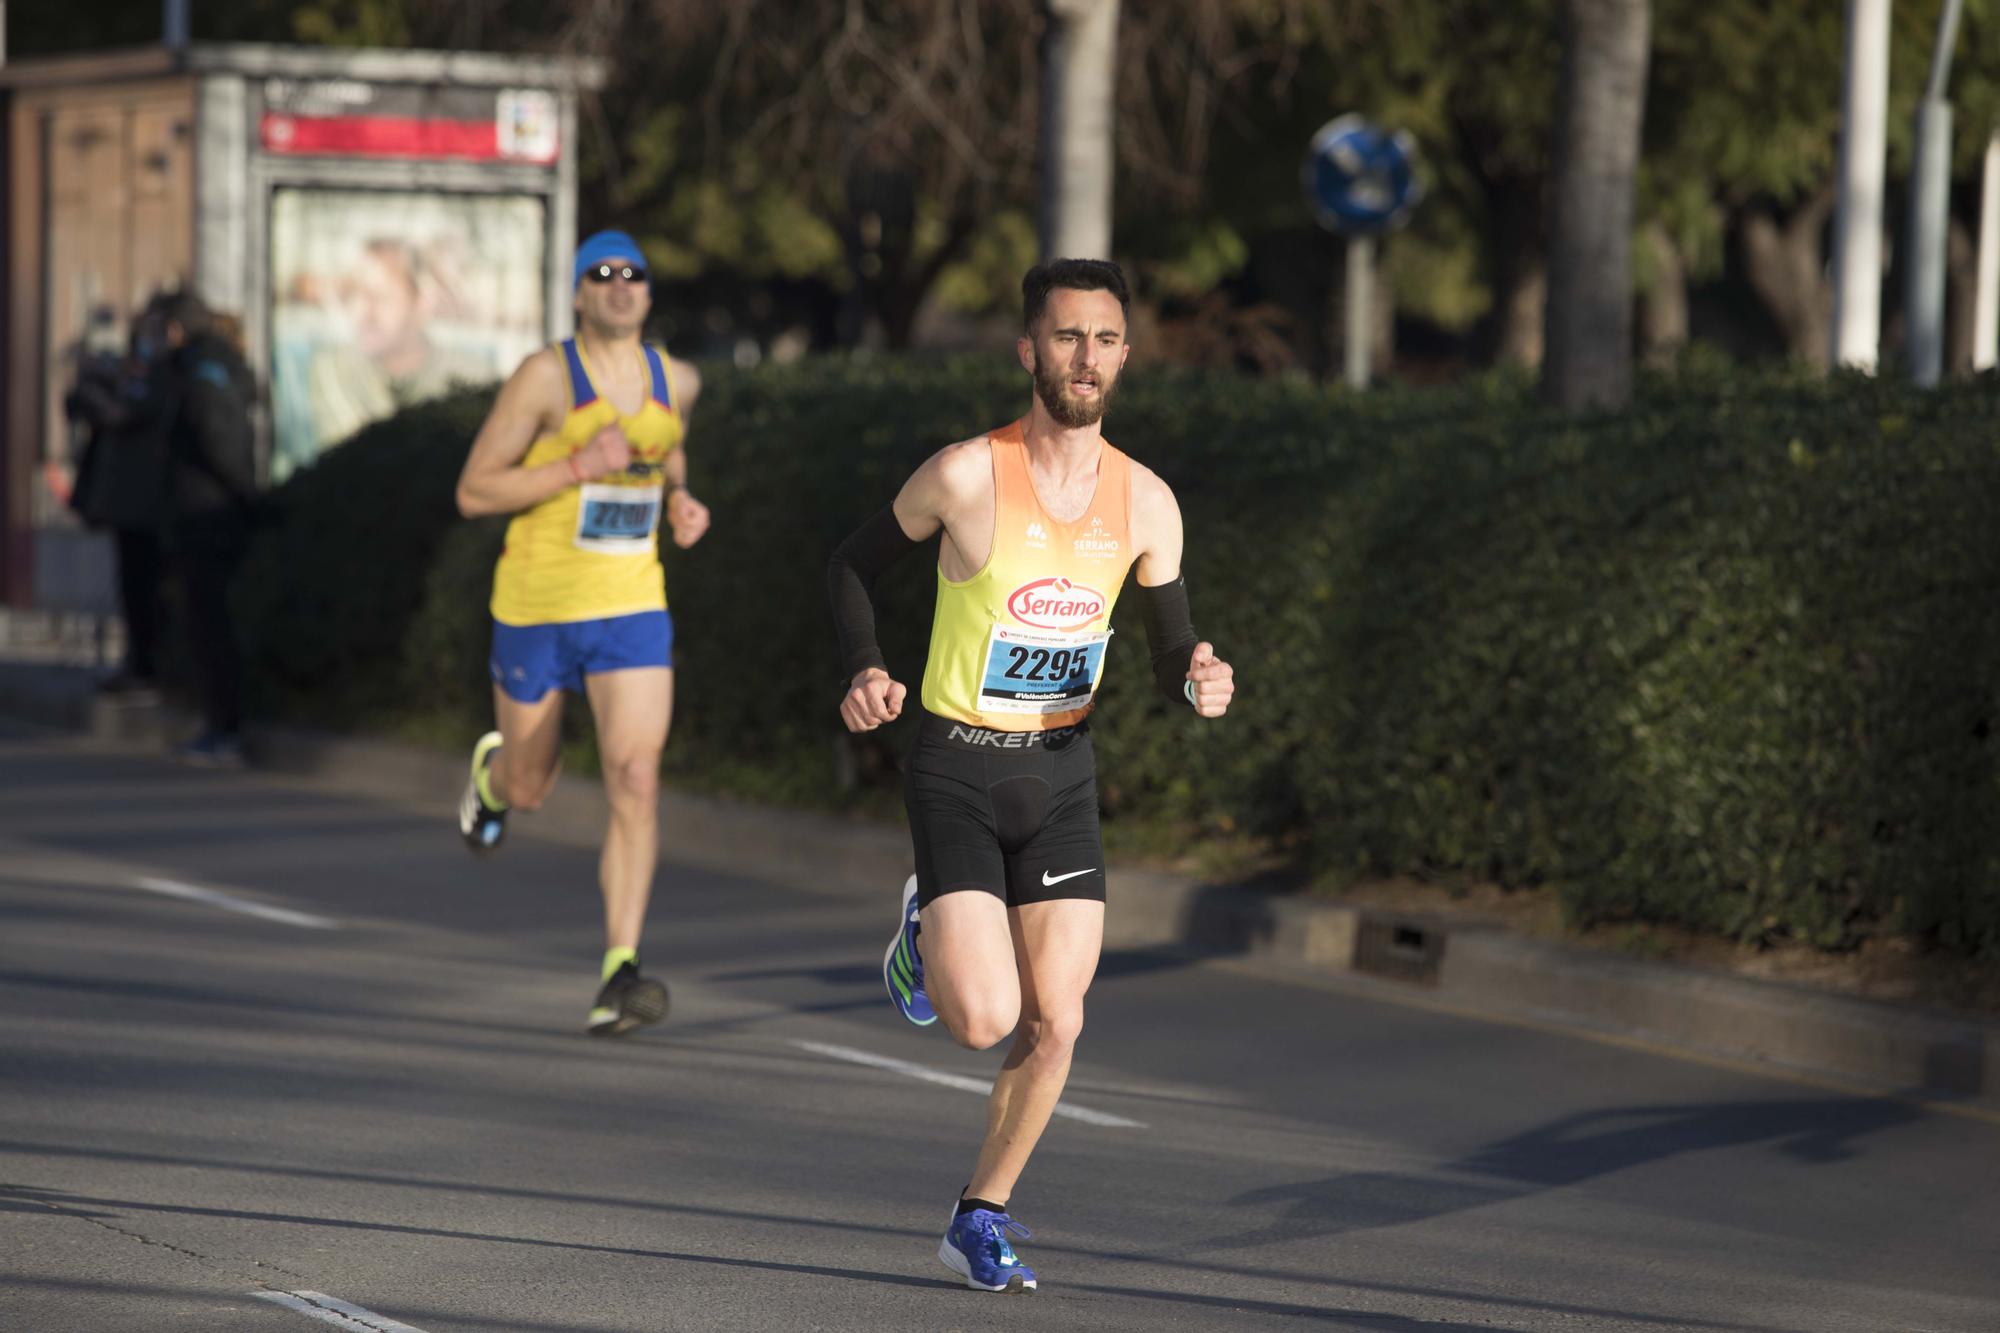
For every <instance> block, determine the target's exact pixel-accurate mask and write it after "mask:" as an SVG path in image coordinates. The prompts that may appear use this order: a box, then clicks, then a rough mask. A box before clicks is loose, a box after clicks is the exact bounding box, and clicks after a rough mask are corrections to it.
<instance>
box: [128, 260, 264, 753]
mask: <svg viewBox="0 0 2000 1333" xmlns="http://www.w3.org/2000/svg"><path fill="white" fill-rule="evenodd" d="M140 329H141V332H140V343H141V351H142V354H143V355H144V356H145V357H146V359H147V360H148V361H149V362H150V363H151V365H152V367H153V371H152V374H151V376H150V380H149V386H150V387H149V389H148V397H149V400H150V410H151V411H153V412H155V413H156V414H157V420H158V421H161V422H164V423H165V429H166V445H167V495H166V514H167V524H166V548H167V551H168V556H169V561H170V563H171V564H172V565H173V566H174V567H175V568H176V569H177V570H178V571H179V574H180V579H181V585H182V589H183V591H184V593H185V595H186V604H187V629H188V646H189V648H190V649H191V651H192V655H193V658H194V667H195V675H196V678H197V681H196V683H197V686H198V689H199V692H200V695H201V711H202V731H201V734H200V735H198V736H197V737H195V739H194V740H193V741H191V742H189V743H188V744H186V745H184V746H182V747H181V748H180V749H179V750H178V751H177V752H176V753H177V754H178V755H179V756H180V757H181V758H182V759H184V760H186V761H188V762H190V763H194V764H202V765H208V766H218V767H240V766H241V765H242V763H243V736H242V732H243V650H242V647H241V646H240V645H239V644H238V643H237V641H236V621H235V617H234V616H232V615H231V614H230V610H229V585H230V583H231V581H232V580H233V579H234V578H235V576H236V570H237V567H238V566H239V565H241V564H242V563H243V556H244V554H245V552H246V551H247V550H248V548H249V544H250V532H251V524H252V519H253V515H254V514H255V511H256V508H257V457H256V437H255V431H254V428H253V426H252V424H251V420H250V412H251V407H252V405H253V404H254V403H255V402H256V397H257V389H256V381H255V379H254V378H253V377H252V376H251V374H250V367H249V365H248V364H247V363H246V362H245V361H244V359H243V354H242V352H240V351H239V350H238V349H237V348H236V346H235V345H234V344H233V343H232V342H230V341H229V339H228V338H226V337H225V336H223V334H222V333H221V332H220V330H219V329H218V326H217V323H216V316H215V315H214V313H213V312H211V311H210V310H209V309H208V307H207V306H206V305H204V304H203V303H202V301H201V299H200V298H199V297H197V296H195V295H194V294H193V293H192V292H187V291H169V292H163V293H161V294H160V295H158V296H156V297H154V298H153V300H152V301H151V302H150V303H149V304H148V305H147V307H146V312H145V314H144V315H143V316H142V317H141V322H140Z"/></svg>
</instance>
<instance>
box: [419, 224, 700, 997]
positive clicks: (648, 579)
mask: <svg viewBox="0 0 2000 1333" xmlns="http://www.w3.org/2000/svg"><path fill="white" fill-rule="evenodd" d="M575 289H576V315H577V336H576V337H574V338H565V339H563V340H562V341H561V342H560V343H557V344H555V345H553V346H550V347H545V348H543V349H542V350H541V351H539V352H536V353H535V354H534V355H532V356H530V357H529V358H528V359H527V360H525V361H523V362H522V363H521V366H520V369H518V370H516V371H515V372H514V374H513V377H512V378H510V379H509V380H508V381H507V383H506V384H505V385H503V386H502V387H501V389H500V396H499V398H498V399H497V400H496V401H495V402H494V404H493V410H492V412H490V413H489V414H488V415H487V418H486V422H485V424H484V425H482V426H481V427H480V428H479V434H478V436H477V437H476V438H475V439H474V440H473V442H472V452H471V454H470V456H469V457H467V459H466V460H465V470H464V472H463V473H461V474H460V476H459V479H458V508H459V512H460V513H462V514H464V515H465V516H466V517H468V518H472V517H477V516H479V515H483V514H512V515H514V520H513V522H512V523H510V524H508V526H507V544H506V546H505V547H504V548H503V549H502V551H501V552H500V562H499V565H498V566H497V567H496V568H495V570H494V572H493V603H492V609H493V657H492V662H491V669H492V673H493V708H494V713H495V714H496V717H497V720H498V722H499V730H497V731H491V732H488V733H487V734H486V735H485V736H483V737H481V738H480V740H479V743H478V744H477V745H476V746H474V747H473V751H472V776H471V779H470V780H469V781H468V782H467V783H466V788H465V795H464V797H463V799H462V800H461V801H460V803H459V831H460V832H461V833H462V834H464V836H465V840H466V842H467V843H468V844H470V845H471V847H472V849H473V850H474V851H480V852H483V851H489V850H491V849H492V848H493V847H495V846H497V845H498V844H499V842H500V839H501V837H502V835H503V834H504V833H505V831H506V818H507V812H508V811H509V810H534V809H536V808H538V807H539V806H540V805H541V803H542V801H543V800H544V799H546V798H547V796H548V794H549V791H550V789H551V788H552V787H554V785H555V780H556V770H557V767H558V764H559V761H560V757H561V756H560V753H559V745H560V742H561V732H562V708H563V691H564V690H565V689H568V690H573V691H576V692H579V693H581V694H583V695H584V696H585V697H586V698H587V699H588V701H589V704H590V710H591V713H592V715H593V716H594V718H595V720H596V723H597V749H598V754H599V756H600V757H601V759H602V767H603V773H604V792H605V795H606V797H607V798H608V799H609V801H610V805H611V823H610V828H609V829H608V830H607V831H606V833H605V838H604V852H603V855H602V856H601V857H600V859H599V861H598V884H599V887H600V888H601V889H602V890H603V894H604V943H605V953H604V966H603V972H602V989H601V990H600V991H599V992H598V996H597V1002H596V1003H595V1004H594V1005H593V1006H592V1007H591V1010H590V1016H589V1019H588V1021H587V1024H586V1026H587V1029H588V1030H589V1031H590V1032H591V1033H592V1034H594V1035H597V1036H620V1035H623V1034H624V1033H627V1032H629V1031H631V1030H632V1029H633V1028H635V1027H638V1026H639V1025H641V1024H644V1023H657V1022H659V1021H660V1019H662V1018H664V1017H665V1016H666V1012H667V990H666V987H665V986H663V985H662V984H661V983H660V982H658V981H655V980H653V979H652V978H650V977H647V976H645V975H643V974H642V973H641V972H640V970H639V932H640V929H641V927H642V926H643V925H644V922H645V919H646V901H647V899H648V897H649V896H650V895H651V893H652V888H653V871H654V867H655V865H656V863H657V861H658V859H659V808H658V806H659V802H658V796H659V776H660V751H661V750H662V749H663V748H664V747H665V745H666V741H667V725H668V722H669V721H670V720H671V718H672V716H673V702H674V673H673V643H674V626H673V620H672V619H671V618H670V617H669V616H668V614H667V597H666V583H665V579H664V576H663V574H662V571H661V569H660V555H659V543H658V537H657V533H658V528H659V522H660V517H661V512H662V509H664V511H665V515H666V520H667V523H668V525H669V526H670V527H671V528H672V530H673V537H674V542H675V544H677V545H679V546H683V547H687V546H692V545H694V544H695V542H697V541H699V540H700V539H701V535H702V533H703V532H705V531H707V529H708V509H707V507H706V506H705V505H703V504H702V503H701V502H700V501H699V500H697V499H695V498H694V496H693V495H692V494H690V493H689V492H688V488H687V446H686V434H687V417H688V413H689V411H690V410H692V408H693V407H694V401H695V395H696V394H697V393H698V392H699V391H700V388H701V379H700V376H699V375H698V374H696V372H695V369H694V367H693V366H691V365H688V364H687V363H686V362H683V361H676V360H673V359H672V358H670V357H668V356H666V355H665V354H664V353H662V352H661V351H660V350H659V349H658V348H655V347H652V346H650V345H648V344H646V343H643V342H641V341H640V337H639V331H640V329H641V327H642V326H643V325H644V324H645V322H646V313H647V311H648V310H650V309H651V308H652V296H651V292H650V289H649V288H648V287H647V284H646V269H645V260H644V259H643V258H642V257H641V256H640V253H639V247H638V245H637V243H636V242H634V241H633V240H632V238H631V237H629V236H627V235H625V234H624V233H622V232H616V231H601V232H598V233H597V234H596V235H594V236H591V237H589V238H588V239H586V240H585V241H584V242H583V244H582V245H580V246H578V247H577V252H576V263H575Z"/></svg>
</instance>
